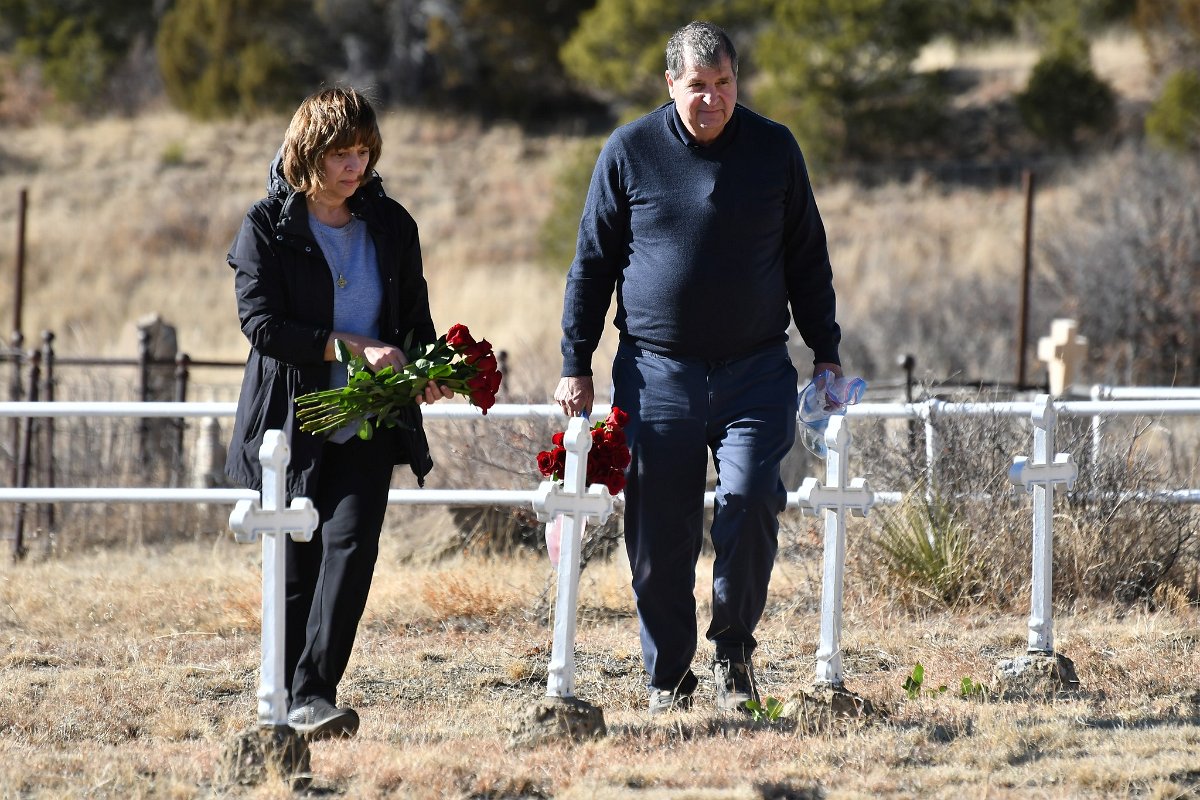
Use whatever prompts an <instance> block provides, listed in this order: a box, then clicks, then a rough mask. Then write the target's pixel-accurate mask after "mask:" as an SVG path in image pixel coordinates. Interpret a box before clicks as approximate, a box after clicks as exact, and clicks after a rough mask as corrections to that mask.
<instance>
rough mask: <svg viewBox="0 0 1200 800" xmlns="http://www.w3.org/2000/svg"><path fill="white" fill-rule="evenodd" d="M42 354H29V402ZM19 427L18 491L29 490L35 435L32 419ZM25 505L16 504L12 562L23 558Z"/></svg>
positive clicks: (34, 395) (35, 392)
mask: <svg viewBox="0 0 1200 800" xmlns="http://www.w3.org/2000/svg"><path fill="white" fill-rule="evenodd" d="M41 360H42V354H41V353H39V352H38V351H36V350H35V351H33V352H32V353H30V354H29V365H30V366H29V402H31V403H36V402H37V399H38V381H39V380H40V379H41V366H40V365H41ZM22 423H23V424H22V425H21V429H22V430H21V449H20V453H19V455H18V456H17V480H16V481H14V483H13V485H14V486H16V487H17V488H19V489H27V488H29V473H30V471H31V462H32V461H33V437H34V436H35V435H36V432H35V424H34V419H33V417H25V419H24V420H23V421H22ZM26 552H27V549H26V547H25V504H24V503H17V516H16V522H15V524H14V526H13V548H12V557H13V561H20V560H22V559H23V558H25V554H26Z"/></svg>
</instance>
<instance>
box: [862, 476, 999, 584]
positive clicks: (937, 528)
mask: <svg viewBox="0 0 1200 800" xmlns="http://www.w3.org/2000/svg"><path fill="white" fill-rule="evenodd" d="M875 544H876V546H877V547H878V548H879V550H880V552H881V554H882V556H883V562H884V566H885V567H886V569H887V571H888V572H889V573H890V574H891V575H892V576H893V577H894V578H896V579H897V580H899V581H900V582H901V583H902V584H903V585H904V586H905V587H906V588H908V589H911V590H913V591H915V592H917V593H919V594H921V595H922V596H925V597H928V598H931V599H933V600H936V601H938V602H940V603H944V604H945V605H947V606H954V605H957V604H959V603H961V602H963V601H965V600H968V599H970V598H971V597H973V596H974V595H975V594H976V592H977V589H978V587H979V564H978V559H977V558H976V557H975V555H974V552H973V547H972V544H973V537H972V535H971V531H970V530H969V529H968V528H967V527H966V525H964V524H962V523H961V522H960V521H959V519H958V518H957V516H956V514H955V512H954V509H953V507H952V506H951V504H950V503H948V502H946V501H945V500H943V499H941V498H940V497H938V496H937V495H933V496H926V495H925V493H924V492H923V491H914V492H912V493H910V494H909V495H907V496H906V497H905V498H904V500H903V501H902V502H901V504H900V506H899V508H898V509H896V510H895V511H894V512H893V513H891V514H889V515H887V516H886V517H885V518H884V519H883V523H882V527H881V530H880V533H879V536H878V538H877V540H876V542H875Z"/></svg>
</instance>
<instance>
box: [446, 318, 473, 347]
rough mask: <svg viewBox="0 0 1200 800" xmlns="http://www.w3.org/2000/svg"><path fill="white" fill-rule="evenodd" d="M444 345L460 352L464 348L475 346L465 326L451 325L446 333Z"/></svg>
mask: <svg viewBox="0 0 1200 800" xmlns="http://www.w3.org/2000/svg"><path fill="white" fill-rule="evenodd" d="M446 344H448V345H450V346H451V347H453V348H454V349H455V350H462V349H463V348H465V347H470V346H471V345H473V344H475V339H474V338H473V337H472V336H471V332H470V331H469V330H467V326H466V325H462V324H455V325H451V326H450V330H449V331H448V332H447V333H446Z"/></svg>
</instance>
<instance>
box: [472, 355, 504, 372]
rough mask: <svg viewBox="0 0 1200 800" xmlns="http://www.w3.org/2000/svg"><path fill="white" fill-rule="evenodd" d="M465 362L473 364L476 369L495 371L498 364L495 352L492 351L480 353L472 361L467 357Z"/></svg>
mask: <svg viewBox="0 0 1200 800" xmlns="http://www.w3.org/2000/svg"><path fill="white" fill-rule="evenodd" d="M467 363H468V364H474V365H475V368H476V369H478V370H479V371H480V372H495V371H496V369H497V368H498V367H499V366H500V365H499V364H498V363H497V362H496V355H495V353H492V352H487V353H484V354H483V355H481V356H480V357H479V358H477V359H475V360H474V361H472V360H471V359H470V358H468V359H467Z"/></svg>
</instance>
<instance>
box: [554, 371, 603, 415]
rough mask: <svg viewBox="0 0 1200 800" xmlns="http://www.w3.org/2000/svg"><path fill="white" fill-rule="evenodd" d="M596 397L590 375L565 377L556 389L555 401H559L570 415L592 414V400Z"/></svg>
mask: <svg viewBox="0 0 1200 800" xmlns="http://www.w3.org/2000/svg"><path fill="white" fill-rule="evenodd" d="M595 399H596V390H595V388H594V387H593V385H592V378H591V376H590V375H583V376H579V377H574V378H563V379H562V380H560V381H559V382H558V388H557V389H555V390H554V402H556V403H558V405H559V407H560V408H562V410H563V413H564V414H566V415H567V416H568V417H575V416H579V415H580V414H591V413H592V402H593V401H594V400H595Z"/></svg>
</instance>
